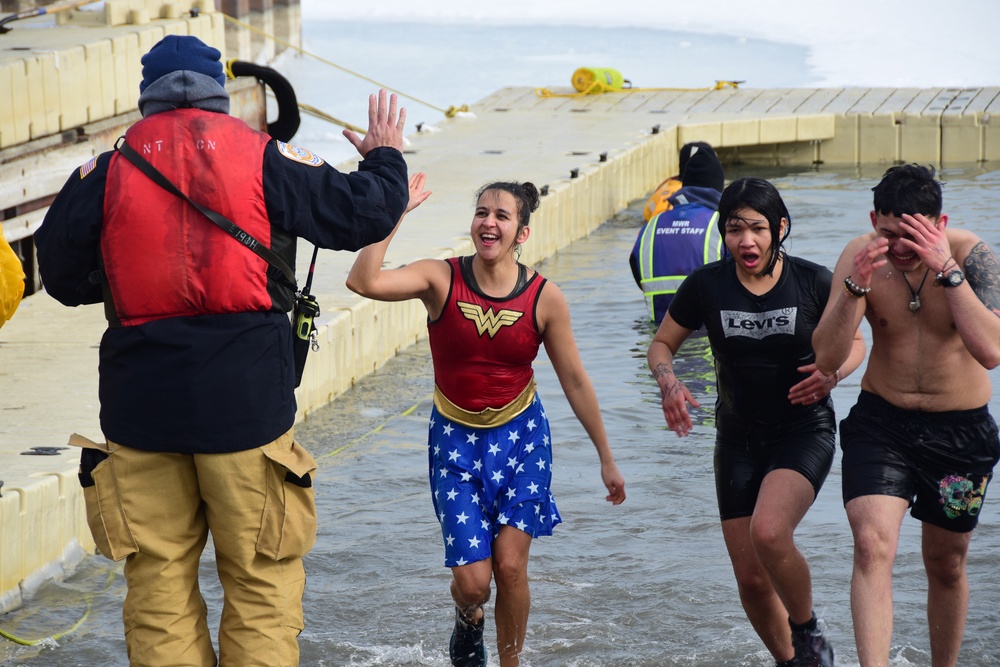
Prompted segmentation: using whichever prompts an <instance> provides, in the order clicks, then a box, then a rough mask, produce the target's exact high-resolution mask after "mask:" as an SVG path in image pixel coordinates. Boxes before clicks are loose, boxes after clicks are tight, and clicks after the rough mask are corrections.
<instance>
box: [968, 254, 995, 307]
mask: <svg viewBox="0 0 1000 667" xmlns="http://www.w3.org/2000/svg"><path fill="white" fill-rule="evenodd" d="M965 275H966V276H967V277H968V279H969V286H970V287H972V290H973V291H974V292H975V293H976V296H978V297H979V300H980V301H982V302H983V304H985V306H986V307H987V308H989V309H990V310H991V311H993V314H994V315H996V316H997V317H1000V260H997V256H996V254H994V252H993V251H992V250H990V247H989V246H988V245H986V244H985V243H984V242H982V241H980V242H979V243H977V244H976V245H975V246H974V247H973V248H972V250H971V251H970V252H969V256H968V257H966V258H965Z"/></svg>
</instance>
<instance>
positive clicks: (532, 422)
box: [528, 419, 535, 431]
mask: <svg viewBox="0 0 1000 667" xmlns="http://www.w3.org/2000/svg"><path fill="white" fill-rule="evenodd" d="M528 430H529V431H534V430H535V420H534V419H529V420H528Z"/></svg>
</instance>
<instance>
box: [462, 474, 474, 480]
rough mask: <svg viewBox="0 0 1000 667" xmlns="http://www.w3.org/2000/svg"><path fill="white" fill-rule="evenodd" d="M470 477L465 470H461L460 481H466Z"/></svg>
mask: <svg viewBox="0 0 1000 667" xmlns="http://www.w3.org/2000/svg"><path fill="white" fill-rule="evenodd" d="M470 479H472V475H470V474H469V473H467V472H463V473H462V481H463V482H468V481H469V480H470Z"/></svg>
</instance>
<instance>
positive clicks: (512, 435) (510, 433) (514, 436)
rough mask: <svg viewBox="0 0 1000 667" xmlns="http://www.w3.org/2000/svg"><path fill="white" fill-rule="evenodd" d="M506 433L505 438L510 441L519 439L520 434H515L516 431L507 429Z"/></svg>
mask: <svg viewBox="0 0 1000 667" xmlns="http://www.w3.org/2000/svg"><path fill="white" fill-rule="evenodd" d="M508 433H509V436H508V437H507V439H508V440H510V441H511V442H517V441H518V440H520V439H521V436H519V435H518V434H517V431H508Z"/></svg>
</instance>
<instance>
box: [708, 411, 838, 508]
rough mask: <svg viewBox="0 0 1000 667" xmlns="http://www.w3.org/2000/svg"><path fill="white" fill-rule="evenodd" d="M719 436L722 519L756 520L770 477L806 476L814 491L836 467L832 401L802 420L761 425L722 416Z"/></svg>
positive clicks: (717, 475)
mask: <svg viewBox="0 0 1000 667" xmlns="http://www.w3.org/2000/svg"><path fill="white" fill-rule="evenodd" d="M718 425H719V430H718V433H717V434H716V438H715V493H716V496H717V497H718V500H719V517H720V518H721V519H722V520H723V521H725V520H727V519H738V518H740V517H745V516H751V515H752V514H753V511H754V507H756V505H757V494H758V493H759V492H760V485H761V483H762V482H763V481H764V477H765V476H767V474H768V473H770V472H772V471H774V470H778V469H784V468H787V469H789V470H794V471H796V472H798V473H801V474H802V475H803V476H804V477H805V478H806V479H808V480H809V483H810V484H812V487H813V490H814V492H815V493H819V490H820V489H821V488H822V487H823V482H824V481H826V476H827V474H828V473H829V472H830V466H831V465H833V455H834V452H835V451H836V448H837V446H836V435H837V424H836V418H835V416H834V413H833V408H832V406H831V405H830V404H829V403H825V404H822V405H816V406H813V408H812V409H811V410H809V411H808V412H807V413H806V414H805V415H804V416H803V417H801V418H798V419H795V420H788V421H784V422H771V423H766V424H765V423H761V422H755V421H746V420H740V419H739V418H735V417H732V416H723V415H718Z"/></svg>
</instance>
